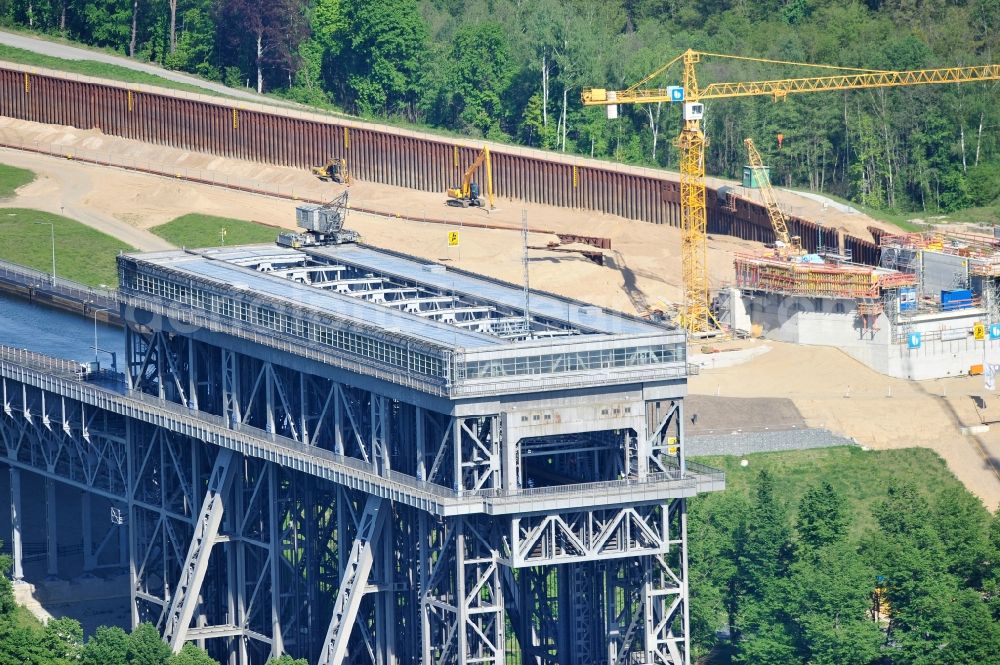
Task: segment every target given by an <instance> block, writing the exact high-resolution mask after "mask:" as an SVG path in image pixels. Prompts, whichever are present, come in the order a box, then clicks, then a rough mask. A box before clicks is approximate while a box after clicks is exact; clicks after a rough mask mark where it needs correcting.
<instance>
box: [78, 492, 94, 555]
mask: <svg viewBox="0 0 1000 665" xmlns="http://www.w3.org/2000/svg"><path fill="white" fill-rule="evenodd" d="M90 509H91V498H90V492H80V522H81V525H80V526H81V527H82V529H83V572H85V573H89V572H90V571H92V570H94V568H96V567H97V562H96V561H94V533H93V531H94V524H93V521H92V519H91V514H90Z"/></svg>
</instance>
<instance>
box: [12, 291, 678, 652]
mask: <svg viewBox="0 0 1000 665" xmlns="http://www.w3.org/2000/svg"><path fill="white" fill-rule="evenodd" d="M384 295H385V297H387V298H390V297H394V296H395V295H404V293H403V291H400V292H399V294H393V293H389V292H387V293H385V294H384ZM129 344H130V349H131V350H132V353H131V354H130V362H129V367H130V381H131V384H132V385H133V386H135V387H136V388H137V389H140V390H142V391H144V392H146V393H148V394H150V395H152V396H154V397H155V398H158V399H161V400H165V401H170V402H176V403H179V404H184V405H185V406H187V407H188V408H190V409H193V410H197V411H199V412H201V413H204V414H208V415H217V416H221V417H222V418H224V420H223V421H222V422H224V423H225V424H226V425H225V426H226V427H228V428H231V429H235V430H238V429H240V428H250V427H253V428H257V429H255V430H254V431H253V435H254V436H257V437H261V438H263V437H265V436H266V434H267V433H271V434H274V435H280V436H282V437H288V438H290V439H293V440H294V441H297V442H298V443H300V444H305V445H308V446H312V447H315V448H321V449H324V450H328V451H330V452H333V453H335V454H339V455H344V456H346V457H352V458H354V459H355V460H357V461H360V462H364V463H367V464H369V465H371V468H372V469H373V470H375V471H376V472H377V473H376V476H375V477H376V478H377V475H378V474H382V475H390V474H393V473H404V474H409V475H411V476H414V477H416V479H417V480H418V481H424V482H428V483H434V484H436V485H442V486H445V487H447V488H451V489H453V490H454V491H455V492H457V493H459V494H464V495H466V496H468V497H480V496H482V497H489V496H491V495H492V493H493V492H498V493H500V494H501V495H502V493H504V492H512V493H513V494H514V495H517V496H521V495H523V496H527V497H530V496H532V494H533V493H540V494H544V493H545V492H546V490H547V489H548V488H546V487H537V488H531V487H525V486H523V480H524V478H525V477H526V476H525V475H524V473H525V472H522V469H521V466H520V465H522V464H524V465H525V466H527V467H532V468H534V469H536V470H540V471H542V472H544V473H546V474H548V479H547V480H546V481H545V482H552V483H558V482H559V479H560V478H562V477H565V478H568V479H574V478H576V479H578V480H576V481H575V482H579V481H582V482H596V481H608V480H612V481H615V479H616V478H621V480H617V482H618V483H622V485H621V486H622V487H627V486H628V485H627V484H628V482H630V481H633V480H641V479H642V478H643V477H644V476H647V475H649V474H657V473H676V472H677V470H678V469H683V468H684V465H685V461H684V454H683V445H682V441H683V439H682V432H683V427H682V423H683V411H682V405H681V402H680V400H676V401H672V402H671V401H665V402H664V403H663V405H662V406H661V405H660V404H659V403H656V406H655V408H654V407H653V405H652V403H646V404H645V407H646V409H647V413H646V414H645V417H644V416H643V415H642V413H641V411H642V404H643V403H642V402H640V403H639V405H638V408H636V405H633V407H632V408H634V409H635V410H634V411H633V412H632V413H633V414H634V416H633V417H632V419H631V420H629V421H628V422H627V423H625V424H624V425H623V426H619V427H618V428H609V429H606V430H600V431H584V432H577V431H576V430H570V429H566V430H564V432H565V433H564V434H560V435H543V432H544V431H545V430H543V429H541V428H539V429H532V428H533V425H532V421H531V420H520V418H519V422H518V423H514V422H513V419H512V418H511V417H510V415H509V414H503V413H496V412H488V409H484V411H487V412H484V413H481V414H480V415H469V414H470V413H475V411H473V410H472V409H471V408H468V407H465V408H466V410H465V411H464V412H461V415H456V414H454V413H438V412H436V411H433V410H431V409H430V408H428V407H427V406H426V405H420V406H418V405H417V404H424V403H422V402H418V403H408V402H406V401H403V400H401V399H398V398H393V397H389V396H387V395H382V394H378V393H377V392H373V391H372V390H370V389H367V388H363V387H361V386H358V385H352V384H351V383H349V381H348V379H347V378H346V377H344V376H343V375H339V374H337V375H333V377H329V376H327V377H323V376H316V375H311V374H307V373H304V372H301V371H298V370H293V369H291V368H289V367H284V366H282V365H280V364H279V363H278V362H277V361H273V362H272V361H265V360H262V359H260V358H257V357H254V356H252V355H248V354H246V353H243V352H238V351H234V350H231V349H225V348H220V347H213V346H211V345H209V344H207V343H204V342H202V341H199V340H197V339H194V338H193V337H185V336H183V335H175V334H168V333H162V332H157V331H152V330H149V329H146V328H143V327H141V326H133V327H132V328H131V329H130V332H129ZM334 377H336V378H334ZM0 390H2V400H3V415H2V416H0V455H6V457H5V458H4V459H5V460H6V461H7V462H8V463H9V465H10V466H11V468H12V471H11V473H12V474H14V473H15V471H16V472H17V473H20V472H22V471H28V472H30V473H31V474H38V475H39V476H41V477H44V478H51V479H53V480H56V481H57V482H61V483H64V484H67V485H71V486H74V487H77V488H79V489H81V490H83V491H84V492H86V493H87V495H88V496H96V497H102V498H103V499H104V500H107V501H111V502H113V503H114V504H115V505H117V506H120V507H121V508H122V513H123V515H124V519H123V522H124V524H123V525H121V526H119V527H117V528H116V529H108V530H107V531H105V532H97V531H96V530H94V535H95V536H96V540H95V541H93V542H92V543H90V545H89V546H87V547H86V550H87V551H89V552H94V553H97V552H104V554H102V555H101V556H103V557H104V559H105V560H107V561H110V560H112V557H111V556H110V555H109V554H108V552H109V551H111V550H113V547H112V544H113V543H114V536H113V534H115V533H120V532H122V531H126V532H127V535H128V538H127V541H126V542H127V543H128V552H127V555H128V556H127V557H126V559H127V562H128V565H129V568H130V576H131V580H132V620H133V622H134V623H139V622H141V621H151V622H153V623H154V624H155V625H157V626H159V627H160V628H161V629H162V630H163V632H164V635H165V638H166V639H167V640H168V641H169V642H170V643H171V646H172V647H173V648H174V649H175V650H176V649H179V648H180V646H181V645H182V644H183V643H184V642H185V641H194V642H196V643H198V644H200V645H203V646H205V647H206V648H207V649H208V650H209V652H210V654H211V655H213V656H214V657H215V658H218V659H220V660H221V661H222V662H228V663H230V664H231V665H236V664H238V663H246V664H248V665H262V664H263V663H264V662H265V661H266V660H267V659H268V658H270V657H276V656H280V655H282V654H285V653H288V654H290V655H292V656H293V657H297V658H306V659H308V660H309V662H322V663H324V664H327V663H341V662H342V663H351V664H352V665H410V664H413V663H421V664H426V665H470V664H478V663H488V664H490V665H507V663H510V662H518V663H533V664H535V665H540V664H541V663H551V664H553V665H556V664H559V665H564V664H565V663H573V664H574V665H610V664H611V663H621V664H622V665H624V663H634V662H646V663H659V664H660V665H666V664H668V663H669V664H670V665H689V663H688V658H689V656H688V653H687V645H688V609H687V602H686V601H687V581H686V580H687V569H686V543H685V539H686V533H685V529H686V522H685V520H686V517H685V504H684V501H683V500H680V499H677V500H670V501H659V502H649V503H636V502H633V503H629V502H628V501H627V500H626V501H623V503H622V504H621V505H617V506H614V507H611V508H604V507H601V508H588V507H586V506H581V507H579V508H574V509H561V510H550V511H548V512H529V513H523V514H519V515H518V516H517V517H515V518H510V517H502V516H490V515H487V514H477V515H472V516H465V517H447V518H442V517H437V516H435V515H433V514H431V513H428V512H422V511H421V510H418V509H417V508H414V507H408V506H406V505H404V504H402V503H399V502H394V501H393V500H391V497H390V498H375V496H374V495H369V494H365V493H363V492H362V491H360V490H364V489H365V488H363V487H362V488H358V489H348V488H347V487H346V486H342V485H336V484H333V483H330V482H329V481H326V480H323V479H320V478H317V477H315V476H312V475H307V474H306V473H305V472H303V471H298V470H295V469H292V468H290V467H283V466H281V465H279V464H276V463H272V462H268V461H265V460H263V459H260V458H256V457H252V456H251V455H250V454H249V453H247V454H246V456H244V455H243V454H240V453H236V452H229V451H228V450H220V449H219V448H217V447H215V446H213V445H209V444H207V443H205V442H203V441H199V440H197V439H193V438H190V437H187V436H183V435H180V434H177V433H174V432H171V431H170V430H168V429H166V428H160V427H155V426H153V425H150V424H145V423H143V422H141V421H139V420H132V419H130V418H128V417H126V416H120V415H115V414H113V413H111V412H107V411H104V410H102V409H99V408H94V407H90V406H86V405H83V404H81V403H79V402H75V401H74V400H72V399H68V398H63V397H60V396H58V395H54V394H52V393H50V392H47V391H45V390H41V389H38V388H33V387H30V386H27V385H25V384H21V383H19V382H17V381H13V380H11V379H5V378H2V377H0ZM521 413H522V414H523V412H521ZM605 413H606V412H605ZM519 416H521V414H519ZM521 417H522V418H523V417H524V416H521ZM540 424H541V423H540ZM548 426H549V425H547V424H546V427H548ZM507 429H510V430H516V432H517V436H525V437H528V438H525V439H523V440H522V441H508V440H507V437H508V436H509V435H508V433H507V432H506V431H505V430H507ZM257 430H263V433H261V432H258V431H257ZM275 440H279V439H277V436H276V437H274V438H273V439H272V441H275ZM279 441H280V440H279ZM584 466H586V469H584V468H583V467H584ZM610 469H613V470H610ZM608 474H611V475H610V476H609V475H608ZM31 477H34V476H33V475H32V476H31ZM95 556H97V555H96V554H95Z"/></svg>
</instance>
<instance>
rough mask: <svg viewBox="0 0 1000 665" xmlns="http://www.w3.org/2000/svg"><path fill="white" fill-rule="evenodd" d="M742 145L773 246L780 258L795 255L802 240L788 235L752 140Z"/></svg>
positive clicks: (772, 189) (784, 221)
mask: <svg viewBox="0 0 1000 665" xmlns="http://www.w3.org/2000/svg"><path fill="white" fill-rule="evenodd" d="M743 145H745V146H746V147H747V161H749V162H750V170H751V172H752V173H754V174H755V175H756V180H757V183H758V186H759V187H760V196H761V198H762V199H764V207H765V208H767V216H768V218H769V219H770V220H771V228H772V229H773V230H774V244H775V247H776V248H777V250H778V253H779V254H780V255H781V256H788V254H789V253H790V252H792V253H797V252H798V251H799V250H800V249H801V247H802V240H801V238H799V237H798V236H794V237H792V236H790V235H789V234H788V220H787V219H786V218H785V213H784V212H783V211H782V210H781V207H780V206H779V205H778V197H777V196H775V194H774V187H773V186H772V185H771V176H770V174H769V173H768V172H767V169H766V168H764V160H762V159H761V158H760V153H759V152H757V147H756V146H754V144H753V139H751V138H747V139H744V141H743Z"/></svg>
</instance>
